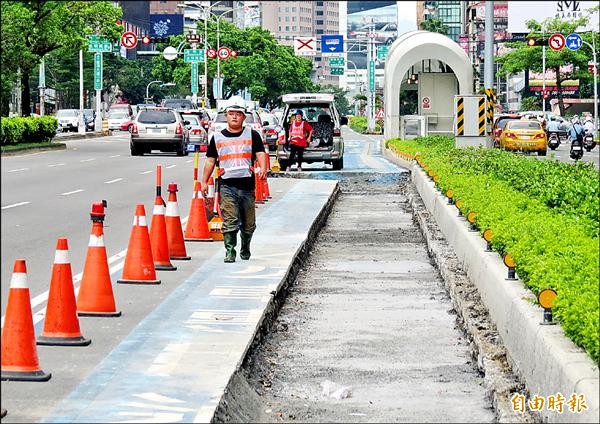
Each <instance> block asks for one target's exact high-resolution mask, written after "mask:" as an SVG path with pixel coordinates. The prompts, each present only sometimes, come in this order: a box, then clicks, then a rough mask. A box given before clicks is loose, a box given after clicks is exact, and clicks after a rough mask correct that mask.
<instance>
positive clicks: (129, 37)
mask: <svg viewBox="0 0 600 424" xmlns="http://www.w3.org/2000/svg"><path fill="white" fill-rule="evenodd" d="M137 43H138V38H137V35H135V33H134V32H131V31H127V32H124V33H123V35H121V45H122V46H123V47H125V48H126V49H132V48H134V47H135V46H137Z"/></svg>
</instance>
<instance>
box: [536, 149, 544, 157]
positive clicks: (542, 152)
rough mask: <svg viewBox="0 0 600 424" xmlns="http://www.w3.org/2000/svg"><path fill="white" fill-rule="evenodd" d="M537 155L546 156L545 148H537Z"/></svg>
mask: <svg viewBox="0 0 600 424" xmlns="http://www.w3.org/2000/svg"><path fill="white" fill-rule="evenodd" d="M537 153H538V156H546V150H538V152H537Z"/></svg>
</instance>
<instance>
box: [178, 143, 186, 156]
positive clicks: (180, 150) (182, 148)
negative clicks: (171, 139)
mask: <svg viewBox="0 0 600 424" xmlns="http://www.w3.org/2000/svg"><path fill="white" fill-rule="evenodd" d="M176 152H177V156H183V155H184V154H185V144H182V145H180V146H178V147H177V150H176Z"/></svg>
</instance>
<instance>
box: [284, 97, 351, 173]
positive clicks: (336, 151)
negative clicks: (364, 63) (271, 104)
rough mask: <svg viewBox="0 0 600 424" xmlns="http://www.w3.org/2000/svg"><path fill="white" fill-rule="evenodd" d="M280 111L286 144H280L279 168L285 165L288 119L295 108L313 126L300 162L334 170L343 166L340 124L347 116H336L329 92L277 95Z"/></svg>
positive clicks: (342, 141) (346, 120) (286, 161)
mask: <svg viewBox="0 0 600 424" xmlns="http://www.w3.org/2000/svg"><path fill="white" fill-rule="evenodd" d="M281 101H282V103H283V114H282V117H281V120H280V123H281V124H280V125H281V126H282V131H285V140H286V144H285V145H283V146H280V147H279V149H278V153H277V158H278V160H279V164H280V165H281V169H286V168H287V167H288V165H289V163H288V160H289V157H290V146H289V144H288V142H287V140H288V138H289V137H288V136H289V127H290V118H291V117H293V116H294V113H295V112H296V110H298V109H300V110H302V112H303V113H304V119H305V120H306V121H307V122H308V123H309V124H310V125H311V126H312V127H313V130H314V131H313V137H312V142H311V144H310V146H308V147H307V148H306V149H305V150H304V157H303V160H302V161H303V162H305V163H313V162H325V163H326V164H330V165H332V166H333V169H334V170H340V169H342V168H343V167H344V138H343V137H342V129H341V126H342V125H347V124H348V118H347V117H345V116H340V114H339V112H338V110H337V108H336V107H335V103H334V96H333V94H331V93H293V94H284V95H283V96H281ZM282 147H283V148H282Z"/></svg>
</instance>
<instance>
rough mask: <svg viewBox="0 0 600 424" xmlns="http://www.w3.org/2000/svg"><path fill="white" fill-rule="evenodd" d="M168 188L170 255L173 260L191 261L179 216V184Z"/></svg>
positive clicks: (167, 220)
mask: <svg viewBox="0 0 600 424" xmlns="http://www.w3.org/2000/svg"><path fill="white" fill-rule="evenodd" d="M167 190H168V191H169V201H168V202H167V212H166V214H165V223H166V227H167V239H168V241H169V257H170V258H171V259H173V260H179V261H189V260H190V259H192V258H191V257H190V256H188V255H187V252H186V250H185V243H184V242H183V230H182V227H181V218H180V217H179V206H177V184H175V183H171V184H169V186H168V188H167Z"/></svg>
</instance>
